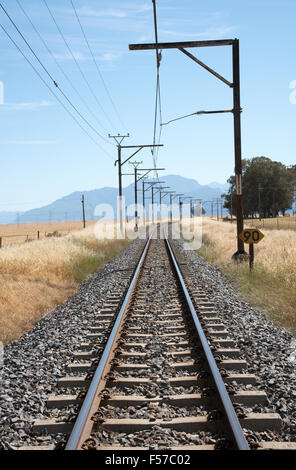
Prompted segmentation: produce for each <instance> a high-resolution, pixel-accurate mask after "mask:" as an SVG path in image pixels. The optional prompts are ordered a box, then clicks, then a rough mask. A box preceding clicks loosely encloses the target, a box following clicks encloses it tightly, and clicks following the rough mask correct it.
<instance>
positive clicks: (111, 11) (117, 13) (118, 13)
mask: <svg viewBox="0 0 296 470" xmlns="http://www.w3.org/2000/svg"><path fill="white" fill-rule="evenodd" d="M77 13H78V14H79V15H81V16H96V17H100V18H102V17H109V18H125V17H126V16H127V13H126V12H125V11H123V10H119V9H118V10H117V9H115V8H108V9H102V10H95V9H93V8H89V7H82V8H78V9H77Z"/></svg>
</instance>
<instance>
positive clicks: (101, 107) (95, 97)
mask: <svg viewBox="0 0 296 470" xmlns="http://www.w3.org/2000/svg"><path fill="white" fill-rule="evenodd" d="M43 3H44V4H45V6H46V8H47V10H48V12H49V14H50V16H51V18H52V20H53V22H54V24H55V25H56V28H57V30H58V32H59V33H60V36H61V37H62V39H63V41H64V43H65V45H66V47H67V49H68V51H69V53H70V54H71V57H72V59H73V60H74V62H75V64H76V66H77V68H78V70H79V72H80V74H81V76H82V78H83V80H84V81H85V83H86V85H87V87H88V89H89V91H90V92H91V94H92V95H93V97H94V99H95V100H96V102H97V104H98V106H99V108H100V109H101V111H102V112H103V114H104V115H105V117H106V119H107V120H108V121H109V123H110V124H111V126H112V127H115V126H114V124H113V123H112V121H111V120H110V118H109V116H108V115H107V113H106V111H105V110H104V108H103V106H102V105H101V103H100V101H99V100H98V98H97V96H96V94H95V92H94V91H93V89H92V87H91V85H90V83H89V81H88V80H87V78H86V76H85V74H84V72H83V70H82V68H81V67H80V65H79V63H78V61H77V59H76V57H75V56H74V54H73V52H72V50H71V48H70V46H69V44H68V42H67V41H66V38H65V36H64V34H63V32H62V30H61V28H60V26H59V25H58V23H57V21H56V19H55V17H54V14H53V13H52V11H51V9H50V8H49V6H48V4H47V2H46V0H43ZM101 127H102V128H103V129H104V130H105V131H106V132H107V129H106V128H105V127H104V126H103V124H101Z"/></svg>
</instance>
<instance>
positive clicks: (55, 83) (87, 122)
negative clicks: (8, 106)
mask: <svg viewBox="0 0 296 470" xmlns="http://www.w3.org/2000/svg"><path fill="white" fill-rule="evenodd" d="M0 7H1V9H2V10H3V11H4V13H5V15H6V16H7V17H8V19H9V21H10V22H11V23H12V25H13V26H14V28H15V29H16V30H17V32H18V33H19V35H20V36H21V38H22V39H23V41H24V42H25V43H26V45H27V46H28V48H29V49H30V51H31V52H32V54H33V55H34V57H35V58H36V60H37V61H38V63H39V64H40V66H41V67H42V69H43V70H44V71H45V73H46V74H47V75H48V77H49V78H50V80H51V81H52V82H53V84H54V86H55V87H56V88H57V89H58V90H59V92H60V93H61V94H62V95H63V97H64V98H65V99H66V101H67V102H68V103H69V105H70V106H71V107H72V108H73V109H74V110H75V111H76V113H77V114H78V115H79V116H80V118H81V119H82V120H83V121H84V122H85V123H86V124H87V125H88V126H89V127H90V128H91V129H92V131H93V132H94V133H95V134H97V135H98V136H99V137H100V138H101V139H102V140H104V141H105V142H106V143H108V144H109V145H110V142H109V141H108V140H107V139H105V138H104V137H103V136H102V135H101V134H100V133H99V132H98V131H97V130H96V129H95V128H94V127H93V126H92V124H90V123H89V121H88V120H87V119H86V118H85V117H84V116H83V115H82V114H81V113H80V111H79V110H78V109H77V107H76V106H75V105H74V104H73V103H72V102H71V100H70V99H69V98H68V97H67V95H66V94H65V93H64V92H63V90H62V89H61V88H60V87H59V85H58V83H57V82H56V81H55V79H54V78H53V77H52V75H51V74H50V72H49V71H48V70H47V68H46V67H45V65H44V64H43V63H42V62H41V60H40V59H39V57H38V56H37V54H36V53H35V52H34V50H33V49H32V47H31V46H30V44H29V42H28V41H27V39H26V38H25V37H24V35H23V34H22V32H21V31H20V29H19V28H18V27H17V25H16V24H15V22H14V21H13V19H12V18H11V17H10V15H9V14H8V12H7V11H6V10H5V8H4V7H3V5H2V4H1V3H0ZM2 29H4V28H3V26H2ZM5 32H6V33H7V31H5ZM9 37H10V36H9ZM10 39H12V38H11V37H10ZM15 44H16V43H15ZM45 83H46V82H45Z"/></svg>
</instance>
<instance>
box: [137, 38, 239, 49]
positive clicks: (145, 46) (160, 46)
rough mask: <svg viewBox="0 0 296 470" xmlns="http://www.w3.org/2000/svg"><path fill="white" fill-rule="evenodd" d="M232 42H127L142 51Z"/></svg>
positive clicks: (219, 44) (228, 44) (221, 44)
mask: <svg viewBox="0 0 296 470" xmlns="http://www.w3.org/2000/svg"><path fill="white" fill-rule="evenodd" d="M232 44H233V39H218V40H210V41H185V42H159V43H158V44H156V43H151V44H129V50H130V51H144V50H149V49H179V48H180V47H213V46H232Z"/></svg>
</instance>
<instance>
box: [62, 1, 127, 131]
mask: <svg viewBox="0 0 296 470" xmlns="http://www.w3.org/2000/svg"><path fill="white" fill-rule="evenodd" d="M70 1H71V5H72V8H73V10H74V13H75V16H76V19H77V21H78V24H79V26H80V29H81V32H82V34H83V37H84V39H85V42H86V44H87V47H88V50H89V52H90V54H91V56H92V59H93V62H94V64H95V67H96V70H97V72H98V75H99V77H100V79H101V81H102V83H103V86H104V89H105V91H106V93H107V96H108V97H109V100H110V102H111V105H112V107H113V109H114V111H115V114H116V115H117V118H118V120H119V122H120V123H121V125H122V126H123V127H124V128H125V130H126V131H127V128H126V125H125V124H124V122H123V121H122V119H121V116H120V114H119V112H118V109H117V107H116V106H115V103H114V100H113V99H112V96H111V93H110V91H109V89H108V87H107V84H106V82H105V80H104V77H103V75H102V72H101V70H100V68H99V65H98V62H97V60H96V58H95V56H94V53H93V51H92V48H91V46H90V43H89V40H88V38H87V36H86V33H85V30H84V28H83V26H82V23H81V20H80V18H79V15H78V12H77V10H76V8H75V5H74V3H73V0H70Z"/></svg>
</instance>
